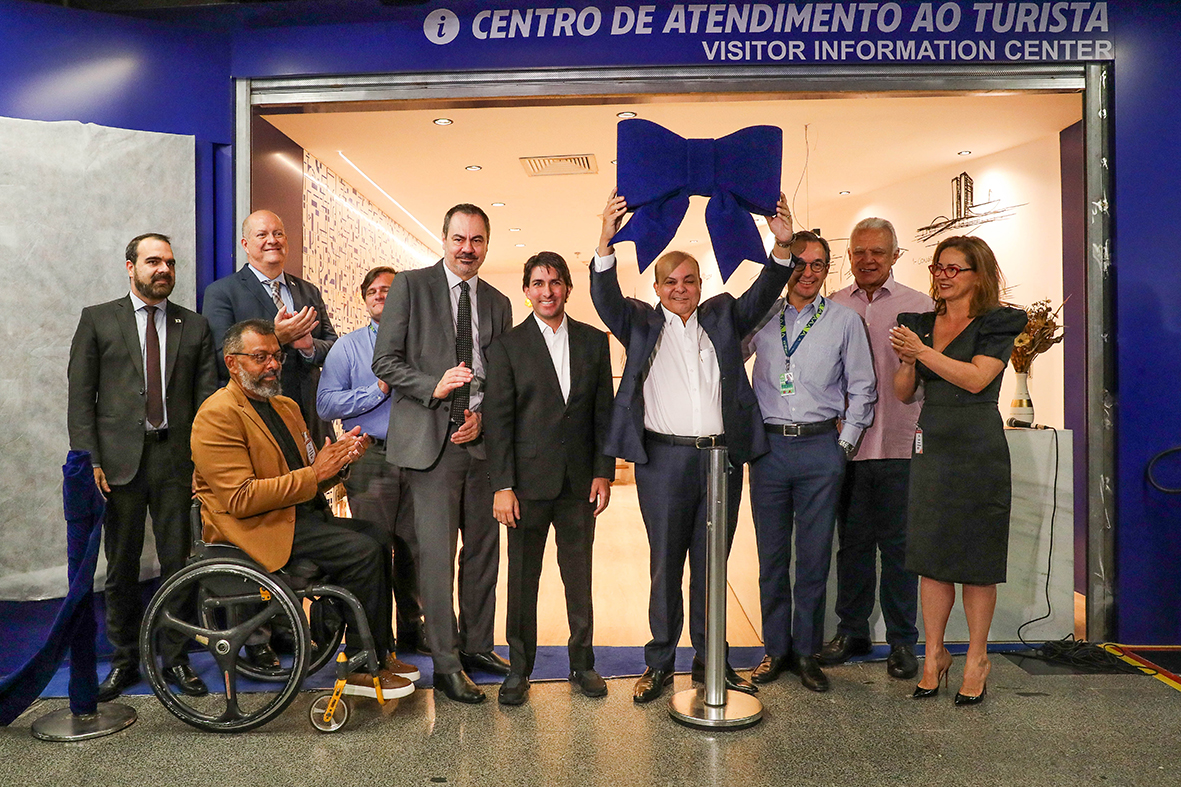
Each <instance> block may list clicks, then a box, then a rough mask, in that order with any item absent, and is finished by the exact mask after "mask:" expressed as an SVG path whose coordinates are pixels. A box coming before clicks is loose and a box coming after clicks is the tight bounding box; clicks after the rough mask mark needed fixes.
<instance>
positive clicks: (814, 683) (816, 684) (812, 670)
mask: <svg viewBox="0 0 1181 787" xmlns="http://www.w3.org/2000/svg"><path fill="white" fill-rule="evenodd" d="M791 671H792V672H794V673H795V674H797V675H799V676H800V683H802V684H804V688H806V689H811V690H812V691H828V688H829V686H828V676H827V675H825V674H824V673H823V672H822V671H821V670H820V664H818V663H817V662H816V657H815V656H797V657H796V658H795V660H794V661H793V662H792V663H791Z"/></svg>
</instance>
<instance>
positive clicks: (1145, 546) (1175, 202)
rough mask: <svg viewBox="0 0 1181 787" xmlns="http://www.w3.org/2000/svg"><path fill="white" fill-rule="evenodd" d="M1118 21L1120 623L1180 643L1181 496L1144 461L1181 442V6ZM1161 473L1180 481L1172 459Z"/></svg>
mask: <svg viewBox="0 0 1181 787" xmlns="http://www.w3.org/2000/svg"><path fill="white" fill-rule="evenodd" d="M1121 5H1122V4H1121ZM1129 6H1132V4H1129ZM1116 29H1117V31H1118V37H1117V38H1118V40H1117V54H1116V63H1115V137H1116V144H1115V167H1116V169H1115V175H1116V189H1115V235H1116V242H1115V275H1116V279H1115V282H1116V293H1117V297H1116V312H1117V319H1118V323H1117V326H1118V327H1117V331H1116V338H1117V341H1118V363H1119V369H1118V374H1119V419H1118V422H1117V423H1118V428H1119V431H1118V452H1117V455H1116V460H1117V470H1118V474H1117V476H1118V491H1117V500H1118V502H1119V524H1118V528H1117V530H1116V537H1117V554H1118V565H1117V567H1116V571H1117V585H1116V586H1117V596H1116V603H1117V609H1118V616H1119V617H1118V621H1119V622H1118V631H1119V637H1120V640H1121V641H1123V642H1128V643H1153V644H1179V643H1181V496H1178V495H1172V496H1170V495H1165V494H1162V493H1160V492H1157V491H1155V490H1153V489H1151V488H1150V487H1149V486H1148V484H1147V482H1146V480H1145V469H1146V467H1147V465H1148V462H1149V460H1151V458H1152V457H1153V456H1154V455H1156V454H1157V453H1158V452H1160V451H1163V450H1164V449H1166V448H1169V447H1172V446H1177V445H1181V408H1179V407H1178V406H1177V403H1178V393H1179V390H1181V262H1179V261H1178V260H1179V257H1178V238H1179V236H1178V234H1177V226H1178V220H1179V218H1181V188H1179V185H1178V184H1181V132H1179V131H1178V129H1181V87H1179V84H1181V65H1179V60H1178V58H1177V52H1176V48H1177V42H1178V40H1181V36H1179V35H1178V33H1181V8H1179V7H1178V6H1177V5H1176V4H1175V3H1164V2H1154V3H1137V4H1135V5H1134V6H1133V7H1130V8H1127V9H1123V10H1121V11H1120V15H1119V22H1118V24H1117V28H1116ZM1165 470H1167V471H1169V476H1170V477H1171V480H1172V481H1173V483H1172V484H1171V486H1173V487H1178V486H1181V470H1179V468H1178V464H1177V462H1176V461H1173V462H1172V463H1171V467H1168V468H1166V467H1162V471H1165ZM1163 475H1164V473H1163V472H1162V476H1163Z"/></svg>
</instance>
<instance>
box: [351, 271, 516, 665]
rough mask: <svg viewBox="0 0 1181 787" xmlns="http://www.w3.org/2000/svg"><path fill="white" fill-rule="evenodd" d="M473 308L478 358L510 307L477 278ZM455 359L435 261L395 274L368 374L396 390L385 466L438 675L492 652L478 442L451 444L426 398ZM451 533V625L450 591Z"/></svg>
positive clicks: (492, 531)
mask: <svg viewBox="0 0 1181 787" xmlns="http://www.w3.org/2000/svg"><path fill="white" fill-rule="evenodd" d="M475 306H476V313H475V314H474V315H473V321H474V322H475V324H476V326H477V330H478V332H479V336H480V347H479V348H478V352H480V353H481V354H482V356H481V357H484V358H486V357H487V348H488V345H489V344H491V342H492V340H493V339H495V338H496V337H497V336H499V335H500V334H502V333H504V332H505V331H507V330H508V329H509V327H510V326H511V324H512V323H511V321H512V306H511V304H510V303H509V300H508V298H506V297H505V296H504V295H503V294H501V293H500V292H499V291H498V290H497V289H496V288H494V287H493V286H492V285H490V284H488V283H487V282H485V281H483V280H482V279H480V280H478V281H477V286H476V298H475ZM457 363H458V361H457V360H456V354H455V318H454V316H453V314H452V311H451V296H450V292H449V289H448V283H447V275H446V273H445V272H444V269H443V261H442V260H440V261H439V262H438V263H436V264H435V265H433V266H431V267H430V268H425V269H421V270H414V271H406V272H405V273H400V274H398V276H396V277H395V278H394V283H393V285H392V286H391V287H390V292H389V295H388V296H387V297H386V303H385V310H384V311H383V312H382V319H381V326H380V327H379V329H378V332H377V343H376V346H375V348H374V351H373V373H374V374H375V375H377V377H378V378H379V379H381V380H383V381H385V382H386V383H387V384H389V386H390V387H391V388H393V389H394V391H395V392H396V394H395V398H394V401H393V403H392V405H391V407H390V428H389V432H388V434H387V436H386V460H387V461H389V462H390V463H391V464H394V465H397V466H399V467H402V468H405V469H406V471H407V472H406V477H407V481H408V483H409V486H410V494H411V498H412V500H413V502H414V520H415V521H414V526H415V532H416V534H417V536H418V544H419V592H420V594H421V595H422V602H423V616H424V618H425V620H426V629H427V641H428V642H429V644H430V648H431V652H432V654H433V657H434V663H435V671H436V672H439V673H442V674H449V673H454V672H458V671H459V670H460V669H461V665H460V661H459V656H458V653H457V652H456V651H457V649H459V650H463V651H465V652H469V653H484V652H487V651H489V650H491V649H492V631H493V624H494V621H495V616H496V574H497V571H498V569H499V563H500V526H499V525H498V524H497V522H496V519H495V518H494V517H493V515H492V488H491V486H490V485H489V481H488V469H487V463H486V462H485V456H484V445H483V441H482V439H478V440H476V441H475V442H473V443H466V444H464V445H455V444H454V443H452V442H451V440H450V437H451V434H452V433H453V432H454V427H453V426H452V424H451V400H450V398H448V399H445V400H440V399H435V398H434V395H433V394H434V391H435V386H436V385H437V384H438V382H439V379H440V378H441V377H442V376H443V374H444V372H446V371H447V370H448V369H450V368H452V367H453V366H455V365H456V364H457ZM460 532H462V533H463V549H462V550H461V551H460V553H459V556H460V567H459V622H458V627H457V624H456V620H455V614H454V612H453V602H452V597H451V588H452V586H453V582H454V576H453V573H454V572H453V568H452V567H453V566H454V564H455V550H456V547H457V545H458V540H459V539H458V535H459V533H460Z"/></svg>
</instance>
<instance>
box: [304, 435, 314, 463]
mask: <svg viewBox="0 0 1181 787" xmlns="http://www.w3.org/2000/svg"><path fill="white" fill-rule="evenodd" d="M303 447H304V450H305V451H306V452H307V455H308V465H309V466H311V465H312V464H313V463H314V462H315V461H316V446H315V444H314V443H313V442H312V438H311V437H309V436H308V433H307V432H304V433H303Z"/></svg>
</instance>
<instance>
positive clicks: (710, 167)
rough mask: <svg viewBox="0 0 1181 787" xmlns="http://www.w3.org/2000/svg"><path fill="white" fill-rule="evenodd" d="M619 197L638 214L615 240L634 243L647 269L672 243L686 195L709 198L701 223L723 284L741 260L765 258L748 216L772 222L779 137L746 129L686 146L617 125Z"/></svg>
mask: <svg viewBox="0 0 1181 787" xmlns="http://www.w3.org/2000/svg"><path fill="white" fill-rule="evenodd" d="M618 134H619V136H618V149H617V157H618V168H617V179H616V182H617V191H618V193H619V194H621V195H623V196H624V197H625V198H626V199H627V207H628V210H629V211H635V212H634V214H633V215H632V217H631V219H630V220H628V222H627V225H626V226H624V227H623V229H621V230H620V231H619V232H618V233H617V234H616V235H615V240H616V241H624V240H629V241H632V242H633V243H635V244H636V256H637V257H638V258H639V261H640V270H641V271H643V270H645V269H646V268H647V267H648V266H649V265H651V264H652V261H653V260H655V259H656V258H657V257H658V256H659V255H660V253H661V252H663V251H664V249H665V248H666V247H667V246H668V244H669V243H670V242H671V241H672V239H673V236H674V235H676V233H677V228H678V227H680V226H681V222H682V221H683V220H684V218H685V211H687V210H688V209H689V196H690V195H691V194H692V195H697V196H703V197H709V198H710V199H709V202H708V203H707V204H706V206H705V224H706V227H707V228H708V229H709V237H710V240H711V241H712V242H713V248H714V255H715V256H716V257H717V260H718V268H719V269H720V270H721V272H722V281H725V280H727V279H729V278H730V274H732V273H733V272H734V271H735V270H736V269H737V268H738V266H739V264H741V262H742V261H743V260H752V261H755V262H761V261H762V260H764V259H765V258H766V256H767V252H766V250H765V249H764V248H763V239H762V236H761V235H760V234H759V230H758V228H757V227H756V226H755V222H754V219H753V218H751V215H750V214H751V213H758V214H760V215H763V216H774V215H775V206H776V203H777V202H778V201H779V184H780V169H781V167H782V164H783V130H782V129H780V128H777V127H775V126H750V127H749V128H744V129H741V130H740V131H735V132H734V133H733V134H728V135H726V136H724V137H722V138H721V139H716V140H715V139H685V138H683V137H679V136H677V135H676V134H674V133H673V132H671V131H669V130H668V129H666V128H664V127H662V126H659V125H657V124H656V123H653V122H651V121H649V120H640V119H634V120H624V121H622V122H620V123H619V126H618Z"/></svg>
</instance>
